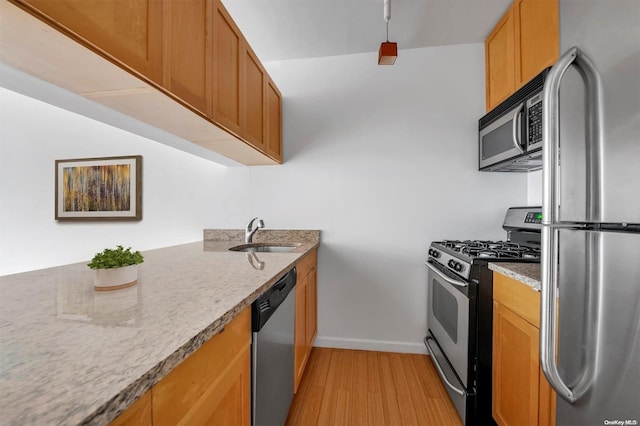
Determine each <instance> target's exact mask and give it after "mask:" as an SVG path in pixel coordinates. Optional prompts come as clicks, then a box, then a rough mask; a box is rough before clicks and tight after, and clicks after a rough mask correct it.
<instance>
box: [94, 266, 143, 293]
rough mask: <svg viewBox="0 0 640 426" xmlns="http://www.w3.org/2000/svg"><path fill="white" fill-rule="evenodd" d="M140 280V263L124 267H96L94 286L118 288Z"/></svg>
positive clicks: (99, 288)
mask: <svg viewBox="0 0 640 426" xmlns="http://www.w3.org/2000/svg"><path fill="white" fill-rule="evenodd" d="M137 282H138V265H129V266H124V267H122V268H110V269H96V270H95V276H94V282H93V284H94V288H95V289H96V290H117V289H119V288H126V287H131V286H132V285H135V284H136V283H137Z"/></svg>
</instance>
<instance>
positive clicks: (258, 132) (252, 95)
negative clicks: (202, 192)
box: [240, 43, 266, 152]
mask: <svg viewBox="0 0 640 426" xmlns="http://www.w3.org/2000/svg"><path fill="white" fill-rule="evenodd" d="M242 53H243V57H242V61H241V64H242V74H241V76H242V77H241V78H242V81H241V85H240V88H241V103H240V107H241V113H242V115H241V120H242V121H241V127H240V133H241V136H242V137H243V138H244V139H245V140H246V141H247V142H249V143H250V144H251V145H253V146H254V147H256V148H258V149H259V150H261V151H263V152H264V151H265V124H266V122H265V98H264V95H265V93H264V92H265V91H264V87H265V82H266V72H265V71H264V69H263V68H262V64H260V61H259V60H258V57H257V56H256V55H255V53H253V51H252V50H251V48H250V47H249V45H248V44H246V43H243V49H242Z"/></svg>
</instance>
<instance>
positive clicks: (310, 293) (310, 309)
mask: <svg viewBox="0 0 640 426" xmlns="http://www.w3.org/2000/svg"><path fill="white" fill-rule="evenodd" d="M317 334H318V286H317V274H316V268H315V267H314V268H313V269H312V270H311V272H310V273H309V278H308V283H307V352H309V354H311V348H312V347H313V342H314V341H315V340H316V335H317Z"/></svg>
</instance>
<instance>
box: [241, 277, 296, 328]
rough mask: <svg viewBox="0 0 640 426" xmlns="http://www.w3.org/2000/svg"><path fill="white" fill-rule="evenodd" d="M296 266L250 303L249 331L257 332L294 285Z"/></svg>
mask: <svg viewBox="0 0 640 426" xmlns="http://www.w3.org/2000/svg"><path fill="white" fill-rule="evenodd" d="M296 278H297V272H296V268H293V269H291V270H290V271H289V272H287V273H286V274H285V275H284V276H283V277H282V278H280V279H279V280H278V281H276V282H275V283H274V284H273V285H272V286H271V287H270V288H269V289H268V290H267V291H265V292H264V293H263V294H262V295H261V296H259V297H258V298H257V299H256V300H255V302H253V303H252V304H251V331H254V332H258V331H260V329H262V327H264V325H265V324H266V323H267V321H269V318H271V315H273V313H274V312H275V311H276V309H278V306H280V305H281V304H282V302H284V300H285V299H286V298H287V296H288V295H289V293H290V292H291V290H292V289H293V288H294V287H295V285H296Z"/></svg>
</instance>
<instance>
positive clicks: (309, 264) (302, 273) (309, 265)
mask: <svg viewBox="0 0 640 426" xmlns="http://www.w3.org/2000/svg"><path fill="white" fill-rule="evenodd" d="M317 260H318V252H317V250H316V249H313V250H311V251H310V252H309V254H307V255H306V256H305V257H303V258H302V259H301V260H299V261H298V263H296V269H297V270H298V280H300V279H302V278H305V277H306V276H307V275H308V274H309V272H311V269H313V266H314V265H315V264H316V263H317Z"/></svg>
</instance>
